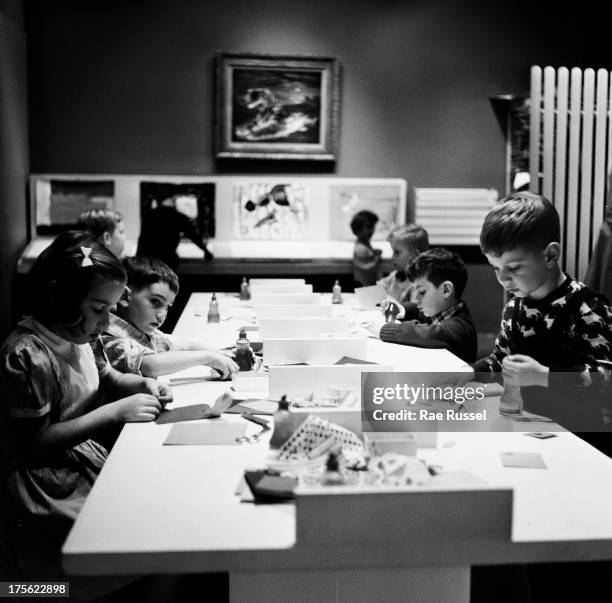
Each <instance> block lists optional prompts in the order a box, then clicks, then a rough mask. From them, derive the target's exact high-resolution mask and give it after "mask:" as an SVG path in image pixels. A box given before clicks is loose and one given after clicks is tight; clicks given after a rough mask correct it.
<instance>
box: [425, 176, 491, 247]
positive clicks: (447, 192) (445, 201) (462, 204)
mask: <svg viewBox="0 0 612 603" xmlns="http://www.w3.org/2000/svg"><path fill="white" fill-rule="evenodd" d="M415 199H416V211H415V222H416V223H417V224H419V225H420V226H422V227H423V228H425V230H427V232H428V233H429V243H430V244H431V245H478V244H479V240H480V229H481V227H482V222H483V220H484V217H485V216H486V214H487V212H488V211H489V210H490V209H491V207H492V206H493V205H494V203H495V202H496V201H497V199H498V193H497V191H496V190H495V189H490V188H417V189H415Z"/></svg>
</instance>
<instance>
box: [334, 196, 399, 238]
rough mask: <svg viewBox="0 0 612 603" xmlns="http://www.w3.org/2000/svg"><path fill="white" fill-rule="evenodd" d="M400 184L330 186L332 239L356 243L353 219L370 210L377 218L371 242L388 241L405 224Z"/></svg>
mask: <svg viewBox="0 0 612 603" xmlns="http://www.w3.org/2000/svg"><path fill="white" fill-rule="evenodd" d="M401 194H402V191H401V187H400V186H399V184H338V185H331V186H330V187H329V238H330V239H336V240H341V241H347V240H353V239H354V238H355V235H354V234H353V233H352V232H351V227H350V223H351V218H352V217H353V215H354V214H356V213H357V212H358V211H361V210H363V209H369V210H370V211H372V212H374V213H375V214H376V215H377V216H378V223H377V224H376V230H375V232H374V236H373V237H372V240H378V241H380V240H385V239H386V238H387V236H388V235H389V232H390V231H391V230H392V229H393V228H394V227H395V226H397V225H398V224H401V223H403V222H404V218H403V216H402V215H400V210H401V207H402V198H401Z"/></svg>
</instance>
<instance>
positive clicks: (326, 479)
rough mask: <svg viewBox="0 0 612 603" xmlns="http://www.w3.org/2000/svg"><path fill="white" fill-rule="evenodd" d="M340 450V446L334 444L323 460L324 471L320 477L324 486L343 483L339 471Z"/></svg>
mask: <svg viewBox="0 0 612 603" xmlns="http://www.w3.org/2000/svg"><path fill="white" fill-rule="evenodd" d="M341 452H342V450H341V448H340V446H335V447H334V448H333V449H332V450H330V452H329V455H328V457H327V461H326V462H325V473H324V474H323V476H322V477H321V483H322V484H323V485H325V486H340V485H342V484H344V477H343V476H342V473H340V463H339V457H340V454H341Z"/></svg>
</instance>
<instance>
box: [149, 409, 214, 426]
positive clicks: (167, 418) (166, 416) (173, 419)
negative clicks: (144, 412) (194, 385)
mask: <svg viewBox="0 0 612 603" xmlns="http://www.w3.org/2000/svg"><path fill="white" fill-rule="evenodd" d="M209 411H210V406H209V405H208V404H192V405H190V406H180V407H178V408H172V409H166V410H162V411H161V413H160V414H159V417H157V419H156V420H155V422H156V423H157V424H158V425H165V424H167V423H180V422H181V421H195V420H196V419H205V418H206V416H207V413H209Z"/></svg>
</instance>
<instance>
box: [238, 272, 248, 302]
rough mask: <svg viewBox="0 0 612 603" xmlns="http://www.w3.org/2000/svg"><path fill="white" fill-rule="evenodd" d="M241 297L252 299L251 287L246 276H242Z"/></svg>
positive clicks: (242, 298)
mask: <svg viewBox="0 0 612 603" xmlns="http://www.w3.org/2000/svg"><path fill="white" fill-rule="evenodd" d="M240 299H241V300H247V299H251V288H250V287H249V283H248V282H247V279H246V276H243V277H242V284H241V285H240Z"/></svg>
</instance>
